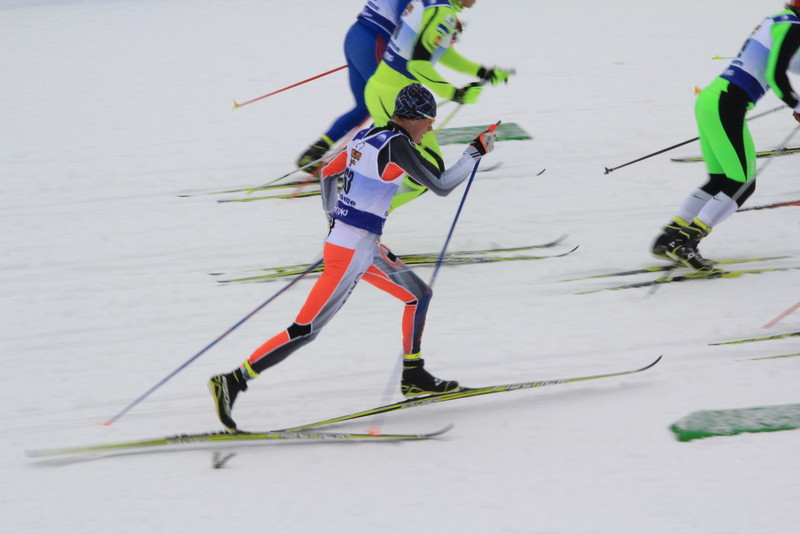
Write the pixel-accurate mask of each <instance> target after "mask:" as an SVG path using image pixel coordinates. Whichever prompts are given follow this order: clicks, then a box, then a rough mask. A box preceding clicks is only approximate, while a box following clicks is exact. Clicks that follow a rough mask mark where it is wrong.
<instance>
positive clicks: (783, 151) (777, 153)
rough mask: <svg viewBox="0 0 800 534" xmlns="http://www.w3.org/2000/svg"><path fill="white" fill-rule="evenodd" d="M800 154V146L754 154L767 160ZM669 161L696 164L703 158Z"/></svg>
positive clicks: (691, 157)
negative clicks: (773, 157)
mask: <svg viewBox="0 0 800 534" xmlns="http://www.w3.org/2000/svg"><path fill="white" fill-rule="evenodd" d="M798 152H800V146H794V147H788V148H778V149H774V150H762V151H760V152H756V157H757V158H769V157H772V156H776V157H777V156H789V155H791V154H797V153H798ZM670 161H677V162H697V161H703V156H689V157H685V158H671V160H670Z"/></svg>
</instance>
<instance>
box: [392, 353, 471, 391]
mask: <svg viewBox="0 0 800 534" xmlns="http://www.w3.org/2000/svg"><path fill="white" fill-rule="evenodd" d="M424 365H425V360H423V359H422V358H419V359H416V360H405V361H404V362H403V380H402V382H401V384H400V391H402V392H403V395H405V396H406V397H418V396H420V395H430V394H431V393H446V392H448V391H455V390H457V389H458V382H456V381H455V380H442V379H440V378H436V377H435V376H433V375H432V374H430V373H429V372H428V371H426V370H425V367H424Z"/></svg>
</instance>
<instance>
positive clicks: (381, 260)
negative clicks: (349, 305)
mask: <svg viewBox="0 0 800 534" xmlns="http://www.w3.org/2000/svg"><path fill="white" fill-rule="evenodd" d="M392 107H393V109H394V112H393V115H392V120H391V121H390V122H389V123H388V124H386V125H385V126H382V127H370V128H367V129H364V130H361V131H360V132H358V133H357V134H356V135H355V137H354V138H353V139H352V140H351V141H350V142H349V143H348V145H347V148H346V150H345V151H343V152H342V153H340V154H339V155H338V156H337V157H336V158H335V159H334V160H333V161H332V162H331V163H330V164H328V165H327V166H326V167H325V168H323V170H322V178H321V179H322V201H323V207H324V210H325V213H326V214H327V216H328V218H329V221H330V226H331V230H330V233H329V234H328V238H327V240H326V242H325V246H324V249H323V259H324V263H325V268H324V270H323V272H322V274H321V276H320V277H319V279H318V280H317V282H316V283H315V284H314V287H313V288H312V289H311V293H309V295H308V297H307V299H306V302H305V304H304V305H303V307H302V308H301V309H300V313H299V314H298V315H297V317H296V318H295V320H294V322H293V323H292V324H291V325H290V326H289V327H288V328H287V329H285V330H283V331H281V332H280V333H278V334H277V335H275V336H274V337H272V338H271V339H269V340H268V341H267V342H266V343H264V344H263V345H261V346H260V347H259V348H258V349H256V350H255V351H254V352H253V353H252V355H251V356H250V357H249V358H248V359H247V360H246V361H245V362H244V363H243V364H242V365H241V366H240V367H238V368H237V369H235V370H233V371H231V372H229V373H226V374H220V375H217V376H214V377H212V378H211V380H210V381H209V385H210V387H211V392H212V394H213V396H214V402H215V405H216V408H217V414H218V416H219V419H220V421H221V422H222V424H223V425H224V426H225V427H226V428H228V429H230V430H232V431H235V430H236V423H235V422H234V420H233V418H232V416H231V408H232V407H233V403H234V401H235V400H236V397H237V395H238V394H239V393H240V392H242V391H245V390H246V389H247V381H248V380H250V379H252V378H255V377H257V376H258V375H259V373H262V372H263V371H264V370H265V369H267V368H268V367H271V366H273V365H275V364H277V363H279V362H280V361H282V360H283V359H284V358H286V357H287V356H289V355H290V354H292V353H293V352H294V351H295V350H297V349H299V348H300V347H302V346H303V345H305V344H307V343H309V342H311V341H312V340H313V339H314V338H315V337H316V336H317V335H318V334H319V332H320V330H321V329H322V328H323V327H324V326H325V324H326V323H327V322H328V321H329V320H330V319H331V318H332V317H333V316H334V315H335V314H336V312H337V311H339V309H340V308H341V307H342V305H344V303H345V301H346V300H347V298H348V297H349V296H350V293H351V291H352V290H353V288H354V287H355V285H356V283H357V282H358V281H359V280H361V279H362V278H363V279H364V280H365V281H367V282H369V283H370V284H372V285H374V286H376V287H378V288H379V289H382V290H384V291H386V292H387V293H389V294H390V295H392V296H393V297H396V298H398V299H400V300H402V301H403V302H404V303H405V309H404V312H403V318H402V322H401V326H402V332H403V354H404V356H403V376H402V382H401V391H402V393H403V394H404V395H406V396H408V397H414V396H418V395H424V394H428V393H442V392H446V391H451V390H454V389H457V388H458V387H459V386H458V382H456V381H454V380H440V379H438V378H435V377H434V376H432V375H431V374H430V373H428V371H426V370H425V368H424V366H423V364H424V361H423V359H422V357H421V348H420V343H421V339H422V331H423V327H424V325H425V316H426V313H427V309H428V303H429V302H430V299H431V288H430V287H429V286H428V285H427V284H426V283H425V282H423V281H422V279H421V278H420V277H419V276H417V275H416V274H415V273H414V272H412V271H411V270H409V269H408V267H407V266H406V265H405V264H404V263H403V262H402V261H401V260H399V259H398V258H397V257H396V256H395V255H394V254H392V252H391V251H390V250H389V249H388V248H386V246H384V245H383V244H381V243H380V236H381V233H382V231H383V225H384V222H385V221H386V217H387V215H388V213H389V205H390V203H391V200H392V197H393V196H394V193H395V191H397V188H398V186H399V185H400V182H401V181H402V179H403V176H405V175H408V176H411V177H412V178H413V179H414V180H415V181H416V182H418V183H420V184H423V185H424V186H425V187H427V188H429V189H431V190H432V191H433V192H434V193H436V194H437V195H440V196H445V195H447V194H448V193H450V192H451V191H452V190H453V189H455V188H456V187H457V186H458V185H459V184H460V183H461V182H463V181H464V180H465V179H466V178H467V177H468V176H469V175H470V173H471V172H472V170H473V169H474V167H475V165H477V162H478V161H479V160H480V158H481V157H482V156H484V155H485V154H487V153H488V152H490V151H491V150H492V148H493V147H494V141H495V134H494V133H493V132H492V131H486V132H483V133H481V134H480V135H478V136H477V137H476V138H475V139H474V140H473V141H472V142H471V143H470V144H469V145H468V146H467V148H466V149H465V150H464V153H463V155H462V156H461V158H460V159H459V160H458V161H457V162H456V163H455V165H453V166H452V167H450V168H449V169H447V170H446V171H440V170H439V168H438V167H436V166H435V165H432V164H431V163H430V162H428V161H427V160H425V159H424V158H423V157H422V156H421V154H420V153H419V151H418V150H417V149H416V148H415V146H414V145H415V144H418V143H420V141H421V140H422V137H423V136H424V135H425V133H427V132H430V131H431V128H432V125H433V122H434V119H435V117H436V101H435V100H434V98H433V95H432V94H431V93H430V91H428V90H427V89H425V88H424V87H423V86H422V85H419V84H412V85H408V86H406V87H404V88H403V89H402V90H401V91H400V93H399V94H398V95H397V99H396V102H395V104H394V105H393V106H392ZM339 178H341V179H342V181H343V185H342V191H341V194H340V193H339V192H338V190H337V182H338V179H339Z"/></svg>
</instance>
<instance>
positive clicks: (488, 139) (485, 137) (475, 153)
mask: <svg viewBox="0 0 800 534" xmlns="http://www.w3.org/2000/svg"><path fill="white" fill-rule="evenodd" d="M496 129H497V124H492V125H491V126H489V129H487V130H486V131H484V132H481V133H480V134H479V135H478V136H477V137H476V138H475V139H473V140H472V142H471V143H470V144H469V146H468V147H467V150H466V152H467V153H468V154H469V155H470V156H472V157H473V159H478V158H480V157H481V156H485V155H486V154H488V153H489V152H491V151H492V150H494V141H495V139H497V134H496V133H495V130H496Z"/></svg>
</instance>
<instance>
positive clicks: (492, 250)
mask: <svg viewBox="0 0 800 534" xmlns="http://www.w3.org/2000/svg"><path fill="white" fill-rule="evenodd" d="M566 238H567V234H563V235H561V236H559V237H557V238H556V239H554V240H552V241H548V242H546V243H539V244H537V245H524V246H520V247H495V248H484V249H477V250H454V251H452V252H447V253H446V254H445V258H448V257H450V256H465V255H484V254H498V253H503V252H521V251H523V250H532V249H540V248H552V247H555V246H556V245H559V244H561V243H562V242H563V241H564V240H565V239H566ZM398 257H399V258H400V259H402V260H403V261H406V260H412V259H414V258H438V257H439V253H438V252H437V253H433V252H423V253H420V254H400V255H399V256H398ZM309 267H311V264H310V263H306V264H295V265H283V266H280V267H263V268H261V269H254V270H256V271H274V272H283V271H287V270H295V269H301V268H305V269H307V268H309ZM210 274H211V275H213V276H218V275H220V274H222V273H210Z"/></svg>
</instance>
